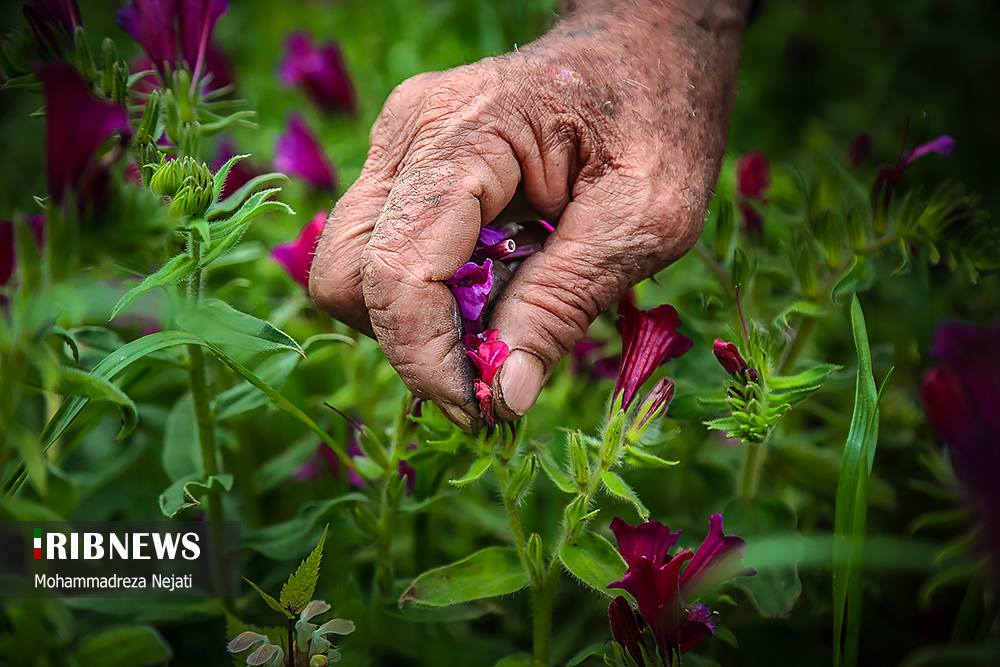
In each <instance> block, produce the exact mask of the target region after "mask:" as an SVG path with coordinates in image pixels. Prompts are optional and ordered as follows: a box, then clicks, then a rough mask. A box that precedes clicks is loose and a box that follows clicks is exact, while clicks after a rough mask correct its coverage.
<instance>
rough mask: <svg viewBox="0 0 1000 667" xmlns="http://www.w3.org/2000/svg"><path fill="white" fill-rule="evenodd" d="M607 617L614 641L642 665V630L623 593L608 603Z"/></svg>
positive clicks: (636, 662)
mask: <svg viewBox="0 0 1000 667" xmlns="http://www.w3.org/2000/svg"><path fill="white" fill-rule="evenodd" d="M608 617H609V618H610V619H611V634H612V635H614V638H615V641H616V642H618V645H619V646H621V647H622V648H623V649H625V650H626V651H628V652H629V654H630V655H631V656H632V659H633V660H635V664H637V665H642V664H643V660H642V648H641V647H642V646H643V645H644V643H645V642H643V639H642V632H641V631H640V630H639V624H638V623H637V622H636V620H635V612H634V611H632V605H630V604H629V602H628V600H626V599H625V596H624V595H619V596H618V597H616V598H615V599H614V600H612V601H611V604H610V605H608Z"/></svg>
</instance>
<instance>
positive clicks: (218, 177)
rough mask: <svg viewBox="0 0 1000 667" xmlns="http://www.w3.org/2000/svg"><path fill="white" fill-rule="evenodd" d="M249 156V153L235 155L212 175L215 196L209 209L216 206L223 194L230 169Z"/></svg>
mask: <svg viewBox="0 0 1000 667" xmlns="http://www.w3.org/2000/svg"><path fill="white" fill-rule="evenodd" d="M248 157H250V154H249V153H247V154H244V155H234V156H233V157H231V158H229V159H228V160H226V164H224V165H222V166H221V167H220V168H219V171H217V172H215V175H214V176H213V177H212V193H213V195H214V196H213V197H212V202H213V204H212V207H211V208H209V209H208V210H209V211H210V212H211V210H212V209H213V208H215V204H214V202H217V201H219V195H221V194H222V188H223V186H224V185H225V184H226V178H227V177H228V176H229V170H230V169H232V168H233V165H234V164H236V163H237V162H239V161H240V160H243V159H246V158H248Z"/></svg>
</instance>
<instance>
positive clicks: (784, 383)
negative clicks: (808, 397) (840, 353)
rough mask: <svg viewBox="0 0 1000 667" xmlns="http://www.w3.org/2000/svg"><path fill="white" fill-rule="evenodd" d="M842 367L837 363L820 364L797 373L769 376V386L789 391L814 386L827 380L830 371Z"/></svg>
mask: <svg viewBox="0 0 1000 667" xmlns="http://www.w3.org/2000/svg"><path fill="white" fill-rule="evenodd" d="M841 368H843V366H838V365H837V364H819V365H818V366H813V367H812V368H809V369H807V370H804V371H802V372H801V373H797V374H795V375H776V376H772V377H768V378H767V386H768V387H769V388H771V389H773V390H775V391H788V390H791V389H801V388H803V387H812V386H814V385H817V384H819V383H821V382H823V380H825V379H826V377H827V376H828V375H829V374H830V373H832V372H834V371H838V370H840V369H841Z"/></svg>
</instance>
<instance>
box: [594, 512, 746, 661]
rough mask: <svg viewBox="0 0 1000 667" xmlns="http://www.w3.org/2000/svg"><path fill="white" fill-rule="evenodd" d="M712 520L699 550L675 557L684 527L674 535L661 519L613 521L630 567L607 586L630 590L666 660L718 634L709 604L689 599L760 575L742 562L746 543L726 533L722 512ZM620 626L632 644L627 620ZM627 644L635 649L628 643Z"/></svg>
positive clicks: (622, 552)
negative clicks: (673, 551)
mask: <svg viewBox="0 0 1000 667" xmlns="http://www.w3.org/2000/svg"><path fill="white" fill-rule="evenodd" d="M710 524H711V528H710V530H709V533H708V536H707V537H706V538H705V541H704V542H702V544H701V546H700V547H698V549H697V551H695V552H691V551H680V552H678V553H677V554H675V555H674V556H673V557H671V556H670V555H669V553H668V552H669V550H670V549H671V548H672V547H673V546H674V544H675V543H676V542H677V536H678V535H679V534H680V531H677V532H673V533H672V532H670V529H669V528H667V527H666V526H664V525H663V524H662V523H660V522H659V521H650V522H647V523H644V524H640V525H638V526H635V527H633V526H630V525H629V524H627V523H625V522H624V521H622V520H621V519H619V518H618V517H615V518H614V520H613V521H612V522H611V531H612V532H613V533H614V534H615V537H616V538H617V539H618V548H619V551H621V554H622V558H623V559H624V560H625V562H626V564H628V570H627V571H626V573H625V576H624V577H623V578H622V579H621V581H616V582H614V583H612V584H610V585H609V586H608V588H621V589H623V590H626V591H628V592H629V593H631V594H632V596H633V597H634V598H635V600H636V602H637V603H638V605H639V613H640V614H641V615H642V618H643V619H644V620H645V621H646V623H647V624H648V625H649V627H650V630H651V631H652V633H653V637H654V639H655V641H656V644H657V646H658V647H659V650H660V655H661V656H662V657H663V659H664V662H665V663H666V664H672V662H673V656H674V655H675V654H681V653H685V652H687V651H689V650H690V649H691V648H693V647H694V645H695V644H697V643H698V641H699V640H700V639H701V638H702V637H704V636H706V635H710V634H713V633H714V632H715V625H716V622H715V619H714V617H713V615H712V612H711V610H710V609H709V608H708V606H707V605H704V604H689V603H688V601H689V600H695V599H697V598H698V597H700V596H701V595H703V594H704V593H707V592H708V591H710V590H711V589H712V588H714V587H715V586H717V585H718V584H720V583H722V582H723V581H725V580H727V579H732V578H733V577H741V576H752V575H754V574H756V571H755V570H754V569H753V568H748V567H745V566H744V565H743V558H744V556H745V555H746V542H744V541H743V540H742V539H741V538H739V537H736V536H735V535H725V534H724V533H723V530H722V515H721V514H713V515H712V517H711V520H710ZM685 564H687V567H684V565H685ZM682 568H683V571H682ZM624 611H625V610H624V609H622V608H620V605H619V608H618V609H617V610H616V613H617V614H618V615H619V616H622V615H623V612H624ZM619 627H620V629H622V630H623V638H624V639H625V640H626V642H630V640H629V638H628V635H630V634H631V633H628V632H627V629H626V628H624V626H623V624H621V623H619ZM612 630H614V627H612ZM617 638H618V637H617V633H616V639H617ZM619 643H621V642H619ZM630 643H632V642H630ZM633 645H634V646H638V644H635V643H633ZM623 647H624V648H626V649H628V650H630V652H631V647H630V646H629V645H628V644H624V645H623Z"/></svg>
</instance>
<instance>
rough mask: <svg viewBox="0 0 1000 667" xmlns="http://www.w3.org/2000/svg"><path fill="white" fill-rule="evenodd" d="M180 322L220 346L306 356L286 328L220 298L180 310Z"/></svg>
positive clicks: (184, 326) (182, 325)
mask: <svg viewBox="0 0 1000 667" xmlns="http://www.w3.org/2000/svg"><path fill="white" fill-rule="evenodd" d="M177 323H178V324H180V326H181V327H183V328H184V329H187V330H188V331H190V332H191V333H193V334H195V335H196V336H199V337H201V338H204V339H205V340H209V341H212V342H213V343H218V344H220V345H221V344H229V345H235V346H236V347H239V348H241V349H244V350H251V351H254V352H266V351H270V350H292V351H294V352H298V353H299V354H300V355H302V356H303V357H304V356H305V352H303V351H302V348H301V347H299V344H298V343H296V342H295V339H294V338H292V337H291V336H289V335H288V334H286V333H285V332H284V331H281V330H280V329H277V328H275V327H274V326H273V325H271V324H269V323H267V322H265V321H264V320H260V319H257V318H256V317H254V316H253V315H248V314H247V313H244V312H241V311H239V310H236V309H235V308H233V307H232V306H230V305H229V304H228V303H226V302H225V301H219V300H218V299H204V300H202V301H200V302H199V303H198V305H197V306H196V307H195V308H193V309H189V310H186V311H184V312H182V313H180V314H179V315H178V317H177Z"/></svg>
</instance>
